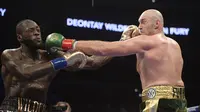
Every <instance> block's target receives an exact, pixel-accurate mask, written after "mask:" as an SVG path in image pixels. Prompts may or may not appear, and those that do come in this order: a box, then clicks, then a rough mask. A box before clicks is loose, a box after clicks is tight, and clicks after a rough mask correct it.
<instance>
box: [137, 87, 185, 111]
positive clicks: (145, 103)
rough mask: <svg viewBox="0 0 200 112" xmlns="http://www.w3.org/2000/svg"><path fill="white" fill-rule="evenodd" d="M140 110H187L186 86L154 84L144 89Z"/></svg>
mask: <svg viewBox="0 0 200 112" xmlns="http://www.w3.org/2000/svg"><path fill="white" fill-rule="evenodd" d="M140 112H187V100H186V98H185V88H184V87H175V86H153V87H149V88H147V89H144V90H143V91H142V103H141V104H140Z"/></svg>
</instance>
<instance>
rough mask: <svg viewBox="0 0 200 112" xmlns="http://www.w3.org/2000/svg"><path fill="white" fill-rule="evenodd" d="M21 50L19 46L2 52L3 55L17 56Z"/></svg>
mask: <svg viewBox="0 0 200 112" xmlns="http://www.w3.org/2000/svg"><path fill="white" fill-rule="evenodd" d="M19 52H20V49H19V48H13V49H5V50H3V52H2V56H12V57H15V56H17V54H18V53H19Z"/></svg>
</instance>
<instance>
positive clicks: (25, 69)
mask: <svg viewBox="0 0 200 112" xmlns="http://www.w3.org/2000/svg"><path fill="white" fill-rule="evenodd" d="M1 61H2V67H5V68H6V69H7V70H8V71H9V72H10V74H12V75H15V76H16V77H20V78H23V79H32V78H37V77H41V76H44V75H47V74H48V73H49V72H55V70H54V68H53V66H52V64H51V63H50V62H46V63H41V64H35V65H31V66H28V65H25V64H24V62H23V61H21V60H14V59H13V58H12V56H11V54H10V53H9V52H8V51H7V50H5V51H4V52H3V53H2V55H1Z"/></svg>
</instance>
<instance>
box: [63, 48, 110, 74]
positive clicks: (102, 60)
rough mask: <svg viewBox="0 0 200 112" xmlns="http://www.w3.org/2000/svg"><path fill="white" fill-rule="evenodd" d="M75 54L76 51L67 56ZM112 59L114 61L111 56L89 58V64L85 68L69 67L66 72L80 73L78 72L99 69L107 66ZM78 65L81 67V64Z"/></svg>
mask: <svg viewBox="0 0 200 112" xmlns="http://www.w3.org/2000/svg"><path fill="white" fill-rule="evenodd" d="M73 52H75V51H68V52H66V54H67V56H70V55H71V54H72V53H73ZM111 59H112V57H110V56H96V55H92V56H87V62H86V64H85V66H84V67H83V68H78V66H76V65H74V66H71V67H67V68H65V69H64V70H66V71H78V70H82V69H84V70H86V69H90V70H92V69H98V68H100V67H102V66H103V65H105V64H106V63H108V62H109V61H110V60H111ZM77 65H79V63H78V64H77Z"/></svg>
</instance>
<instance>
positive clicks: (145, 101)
mask: <svg viewBox="0 0 200 112" xmlns="http://www.w3.org/2000/svg"><path fill="white" fill-rule="evenodd" d="M138 21H139V26H138V29H139V31H140V35H138V36H134V37H132V38H130V39H128V40H125V41H114V42H106V41H95V40H94V41H89V40H88V41H87V40H80V41H78V40H75V39H74V40H73V42H71V44H68V45H69V46H70V47H68V48H69V49H73V50H74V51H76V50H77V51H82V52H84V53H85V54H89V55H99V56H113V57H119V56H128V55H134V54H135V55H136V57H137V72H138V73H139V74H140V79H141V84H142V89H143V91H142V103H141V105H140V109H141V110H140V111H141V112H186V111H187V100H186V98H185V89H184V82H183V80H182V69H183V62H184V60H183V57H182V52H181V48H180V46H179V44H178V43H177V42H176V41H175V40H173V39H171V38H170V37H167V36H165V35H164V32H163V26H164V19H163V16H162V14H161V13H160V12H159V11H158V10H156V9H149V10H146V11H144V12H143V13H142V14H141V15H140V17H139V19H138Z"/></svg>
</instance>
